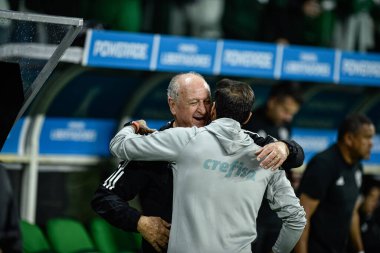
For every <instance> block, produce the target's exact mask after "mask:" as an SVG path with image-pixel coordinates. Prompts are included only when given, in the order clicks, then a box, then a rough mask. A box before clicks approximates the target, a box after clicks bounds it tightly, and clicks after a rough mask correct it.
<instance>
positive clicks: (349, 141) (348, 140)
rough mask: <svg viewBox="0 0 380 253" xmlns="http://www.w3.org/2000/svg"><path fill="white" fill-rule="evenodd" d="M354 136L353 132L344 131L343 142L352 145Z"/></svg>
mask: <svg viewBox="0 0 380 253" xmlns="http://www.w3.org/2000/svg"><path fill="white" fill-rule="evenodd" d="M354 138H355V136H354V135H353V133H346V134H345V135H344V136H343V140H344V142H345V144H346V145H347V146H349V147H351V146H352V143H353V139H354Z"/></svg>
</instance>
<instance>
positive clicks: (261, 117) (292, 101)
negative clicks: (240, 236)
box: [243, 82, 303, 253]
mask: <svg viewBox="0 0 380 253" xmlns="http://www.w3.org/2000/svg"><path fill="white" fill-rule="evenodd" d="M296 85H297V84H296V83H288V82H281V83H279V84H277V85H276V86H273V87H272V89H271V91H270V93H269V96H268V98H267V100H266V103H265V104H264V105H263V106H262V107H259V108H258V109H257V110H255V111H254V112H253V115H252V117H251V120H250V121H249V122H248V123H247V124H246V125H244V126H243V128H244V129H247V130H249V131H252V132H255V133H258V134H259V135H260V136H263V137H266V136H272V137H274V138H276V139H281V140H289V139H290V137H291V127H290V125H291V122H292V120H293V117H294V115H295V114H297V112H298V111H299V109H300V107H301V105H302V103H303V99H302V96H301V93H300V91H299V90H298V86H296ZM290 173H291V171H289V172H288V177H289V178H290V181H292V180H291V174H290ZM281 226H282V222H281V220H280V219H279V218H278V217H277V215H276V213H275V212H273V211H272V210H271V209H270V207H269V204H268V201H267V200H266V199H263V204H262V206H261V208H260V211H259V215H258V217H257V234H258V236H257V239H256V241H255V242H254V243H253V244H252V251H253V252H262V253H269V252H270V250H271V247H272V245H273V243H274V242H275V240H276V238H277V236H278V233H279V232H280V229H281Z"/></svg>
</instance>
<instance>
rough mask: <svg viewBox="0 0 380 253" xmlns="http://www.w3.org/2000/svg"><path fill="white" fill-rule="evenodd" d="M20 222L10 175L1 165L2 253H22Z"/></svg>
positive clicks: (0, 247)
mask: <svg viewBox="0 0 380 253" xmlns="http://www.w3.org/2000/svg"><path fill="white" fill-rule="evenodd" d="M19 221H20V219H19V216H18V209H17V205H16V201H15V199H14V196H13V191H12V186H11V183H10V181H9V178H8V174H7V172H6V170H5V168H3V167H2V166H1V165H0V253H1V252H2V253H8V252H12V253H21V252H22V241H21V234H20V227H19Z"/></svg>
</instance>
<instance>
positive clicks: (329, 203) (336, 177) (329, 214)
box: [299, 144, 363, 253]
mask: <svg viewBox="0 0 380 253" xmlns="http://www.w3.org/2000/svg"><path fill="white" fill-rule="evenodd" d="M362 171H363V167H362V164H361V163H357V164H355V165H349V164H347V163H346V162H345V161H344V159H343V157H342V155H341V152H340V151H339V148H338V146H337V145H336V144H334V145H332V146H331V147H329V148H328V149H326V150H325V151H323V152H321V153H319V154H317V155H316V156H315V157H313V158H312V159H311V160H310V162H309V164H308V166H307V168H306V170H305V172H304V174H303V177H302V179H301V184H300V187H299V194H301V193H305V194H306V195H308V196H309V197H311V198H313V199H318V200H319V201H320V203H319V205H318V207H317V209H316V210H315V212H314V213H313V215H312V217H311V220H310V234H309V241H308V248H309V253H317V252H321V253H322V252H334V253H335V252H336V253H340V252H345V247H346V244H347V240H348V237H349V231H350V224H351V217H352V212H353V210H354V207H355V203H356V200H357V198H358V196H359V189H360V186H361V178H362Z"/></svg>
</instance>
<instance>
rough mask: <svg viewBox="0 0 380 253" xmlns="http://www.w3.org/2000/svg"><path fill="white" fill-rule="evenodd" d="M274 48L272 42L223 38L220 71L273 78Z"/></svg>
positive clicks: (229, 73) (227, 73)
mask: <svg viewBox="0 0 380 253" xmlns="http://www.w3.org/2000/svg"><path fill="white" fill-rule="evenodd" d="M276 50H277V47H276V46H275V45H274V44H265V43H250V42H238V41H227V40H225V41H224V43H223V51H222V57H221V68H220V72H221V73H223V74H226V75H236V76H252V77H257V76H258V77H266V78H274V70H275V60H276Z"/></svg>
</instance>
